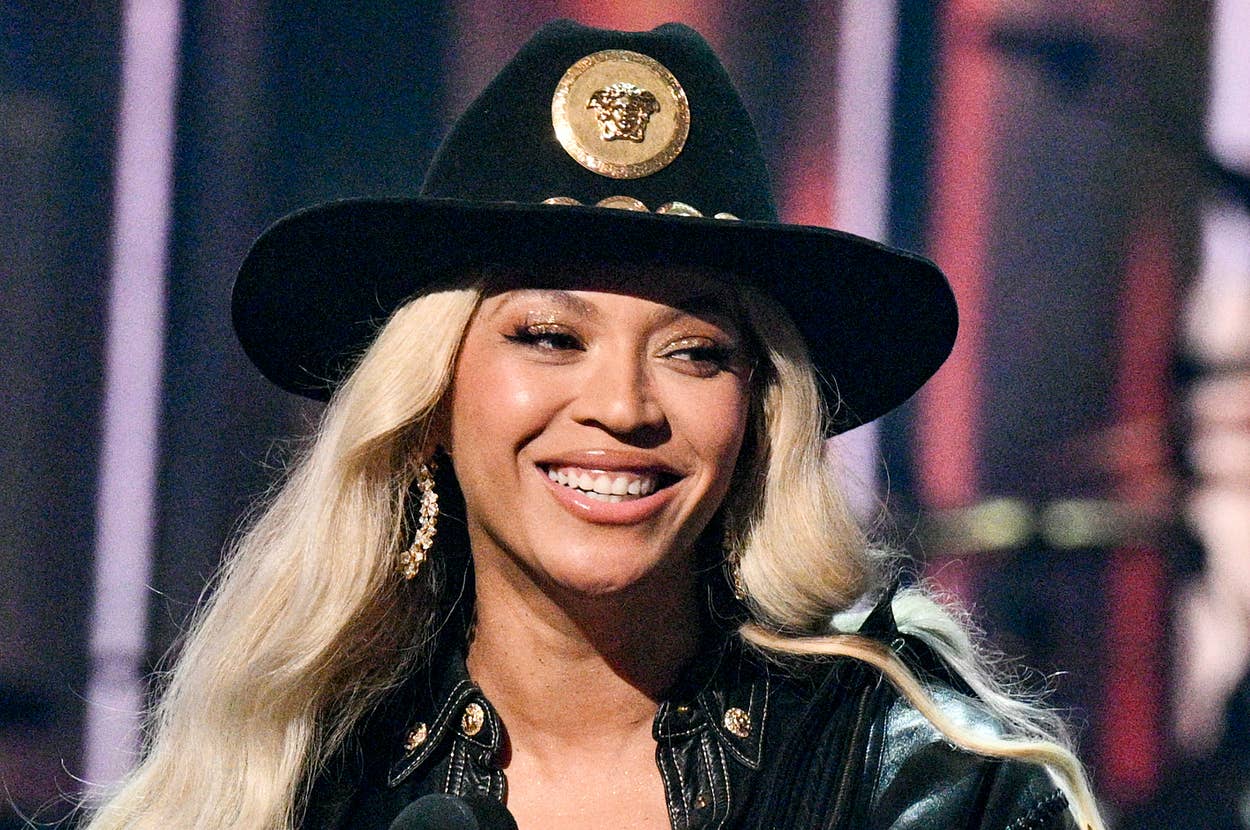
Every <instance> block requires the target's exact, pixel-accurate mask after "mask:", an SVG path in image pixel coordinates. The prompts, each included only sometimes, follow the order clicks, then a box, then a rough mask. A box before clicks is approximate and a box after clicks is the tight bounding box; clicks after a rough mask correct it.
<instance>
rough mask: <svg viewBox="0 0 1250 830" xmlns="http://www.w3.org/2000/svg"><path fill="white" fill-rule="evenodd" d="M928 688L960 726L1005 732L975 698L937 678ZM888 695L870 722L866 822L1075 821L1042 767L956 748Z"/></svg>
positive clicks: (1013, 824)
mask: <svg viewBox="0 0 1250 830" xmlns="http://www.w3.org/2000/svg"><path fill="white" fill-rule="evenodd" d="M929 692H930V696H931V697H932V698H933V702H934V703H935V704H936V705H937V706H938V707H939V708H940V709H941V710H942V712H943V714H944V715H945V716H946V717H947V718H949V719H951V720H952V721H955V722H956V723H958V724H959V725H960V726H961V727H962V728H963V729H965V730H967V731H969V732H972V733H974V734H976V733H979V734H983V735H987V736H993V737H1002V735H1003V726H1002V724H1001V723H1000V722H999V721H998V719H997V718H995V717H994V716H993V715H992V714H990V713H989V711H988V710H987V709H986V708H985V707H984V706H982V705H980V704H979V703H978V702H977V701H975V700H973V699H971V698H969V697H968V696H966V695H965V694H961V693H960V692H958V691H956V690H955V689H953V688H951V687H949V686H946V685H942V684H936V685H933V686H931V687H930V689H929ZM889 697H890V698H891V701H890V703H889V704H888V706H886V707H884V709H883V711H882V713H881V715H880V721H879V723H877V724H873V727H874V728H876V729H878V730H879V732H880V736H881V737H880V741H879V746H877V747H871V748H870V750H869V751H870V757H873V758H875V761H876V763H875V768H876V771H875V775H874V776H872V779H873V780H872V781H871V786H872V792H871V794H870V796H869V798H868V805H867V806H868V810H869V813H870V815H871V817H872V820H871V822H870V823H869V826H871V827H881V828H891V830H905V829H906V830H910V829H911V828H922V827H924V828H928V827H947V826H967V827H978V828H981V827H984V828H1013V830H1014V829H1015V828H1019V830H1026V828H1028V830H1033V828H1037V830H1041V828H1075V827H1076V824H1075V822H1074V821H1073V819H1072V817H1071V813H1070V811H1069V809H1068V801H1067V798H1066V797H1065V795H1064V793H1063V791H1062V790H1061V789H1060V788H1059V787H1058V786H1057V785H1056V783H1055V781H1054V779H1053V778H1052V777H1051V775H1050V773H1049V772H1048V771H1047V769H1046V768H1045V767H1044V766H1042V765H1041V764H1036V763H1031V762H1026V761H1020V760H1014V759H1004V758H989V757H986V756H984V755H979V754H977V753H974V752H971V751H969V750H967V749H964V748H962V747H959V746H957V745H956V744H954V743H953V742H952V741H951V740H950V739H949V738H947V737H946V736H945V735H944V734H943V733H942V732H941V731H940V730H939V729H938V728H937V727H936V726H935V725H934V724H933V722H932V721H931V720H930V719H929V718H928V717H926V716H925V715H924V714H923V713H922V712H920V711H919V710H918V709H917V708H916V707H915V706H914V705H912V703H911V702H910V701H908V700H907V699H906V698H904V697H903V696H902V695H900V694H898V693H897V692H893V690H891V693H890V694H889ZM970 819H972V820H971V821H970Z"/></svg>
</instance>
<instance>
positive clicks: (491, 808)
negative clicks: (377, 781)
mask: <svg viewBox="0 0 1250 830" xmlns="http://www.w3.org/2000/svg"><path fill="white" fill-rule="evenodd" d="M391 830H517V826H516V819H514V818H513V817H512V813H509V812H508V808H507V807H505V806H503V804H501V803H500V802H498V801H496V800H495V799H493V798H490V797H489V796H485V795H476V794H474V795H466V796H455V795H446V794H445V793H434V794H432V795H424V796H421V797H420V798H418V799H417V800H416V801H414V802H412V803H411V804H409V805H408V806H407V807H405V808H404V809H403V810H401V811H400V813H399V815H397V816H395V820H394V821H392V822H391Z"/></svg>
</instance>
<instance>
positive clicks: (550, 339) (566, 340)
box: [504, 326, 582, 352]
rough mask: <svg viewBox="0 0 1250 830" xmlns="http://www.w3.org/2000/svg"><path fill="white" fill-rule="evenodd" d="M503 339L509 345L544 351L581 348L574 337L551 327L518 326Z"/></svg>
mask: <svg viewBox="0 0 1250 830" xmlns="http://www.w3.org/2000/svg"><path fill="white" fill-rule="evenodd" d="M504 337H505V338H506V339H507V340H508V341H509V342H511V343H519V344H521V345H522V346H531V347H533V348H535V349H542V350H544V351H552V352H562V351H569V350H575V349H581V348H582V343H581V341H580V340H578V338H577V336H576V335H574V334H571V333H570V332H567V331H565V330H563V329H560V328H553V327H552V326H520V327H518V328H517V329H516V331H514V332H513V333H512V334H507V335H504Z"/></svg>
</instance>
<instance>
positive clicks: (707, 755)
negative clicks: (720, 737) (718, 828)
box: [696, 735, 728, 818]
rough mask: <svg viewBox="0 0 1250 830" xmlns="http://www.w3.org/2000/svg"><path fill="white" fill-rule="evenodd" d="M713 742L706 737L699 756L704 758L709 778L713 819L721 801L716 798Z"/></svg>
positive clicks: (704, 765)
mask: <svg viewBox="0 0 1250 830" xmlns="http://www.w3.org/2000/svg"><path fill="white" fill-rule="evenodd" d="M712 741H713V739H712V737H711V736H710V735H704V736H703V739H702V740H700V741H699V754H700V755H702V756H703V769H704V771H705V777H706V778H707V788H708V790H710V791H711V792H710V793H709V794H710V795H711V797H712V803H711V805H709V806H711V808H712V817H713V818H715V817H716V802H717V801H718V800H719V799H717V797H716V778H715V776H716V767H715V762H714V761H713V759H712V749H711V744H712ZM696 786H697V785H696ZM726 790H728V788H726ZM696 798H697V795H696Z"/></svg>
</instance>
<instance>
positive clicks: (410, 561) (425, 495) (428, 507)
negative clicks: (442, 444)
mask: <svg viewBox="0 0 1250 830" xmlns="http://www.w3.org/2000/svg"><path fill="white" fill-rule="evenodd" d="M435 469H437V466H436V465H435V464H434V462H433V461H430V462H428V463H426V462H422V464H421V467H420V469H418V470H417V492H418V493H420V494H421V507H420V512H419V513H418V515H417V531H416V533H414V534H413V536H412V544H411V545H409V546H408V548H407V550H404V551H403V552H401V553H400V554H399V565H398V569H399V573H400V575H401V576H402V577H403V578H404V579H412V578H413V577H414V576H416V575H417V572H418V571H420V570H421V563H422V562H424V561H425V560H426V558H427V557H428V556H429V551H430V548H431V547H433V546H434V533H435V531H436V530H437V529H438V493H435V492H434V470H435Z"/></svg>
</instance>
